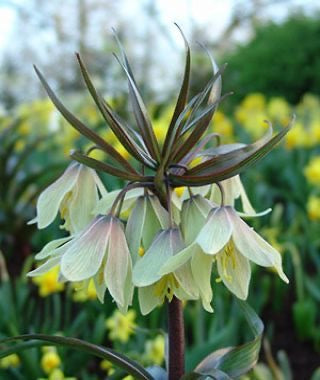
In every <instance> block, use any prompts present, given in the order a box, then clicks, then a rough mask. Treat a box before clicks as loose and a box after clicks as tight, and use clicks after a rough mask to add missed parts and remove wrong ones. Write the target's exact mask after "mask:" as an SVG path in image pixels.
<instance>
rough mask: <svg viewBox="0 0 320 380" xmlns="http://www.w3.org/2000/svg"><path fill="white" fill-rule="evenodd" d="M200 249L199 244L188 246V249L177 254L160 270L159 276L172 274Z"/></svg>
mask: <svg viewBox="0 0 320 380" xmlns="http://www.w3.org/2000/svg"><path fill="white" fill-rule="evenodd" d="M199 249H200V247H199V246H198V244H197V243H193V244H191V245H188V247H186V248H184V249H183V250H182V251H180V252H178V253H176V254H175V255H173V256H172V257H170V258H169V259H168V260H167V261H166V262H165V263H164V264H163V265H162V266H161V268H159V274H160V275H162V276H163V275H165V274H168V273H172V272H174V271H175V270H177V269H178V268H179V267H181V266H182V265H183V264H185V263H186V262H187V261H188V260H190V258H191V257H192V255H193V254H194V253H195V252H197V251H198V250H199Z"/></svg>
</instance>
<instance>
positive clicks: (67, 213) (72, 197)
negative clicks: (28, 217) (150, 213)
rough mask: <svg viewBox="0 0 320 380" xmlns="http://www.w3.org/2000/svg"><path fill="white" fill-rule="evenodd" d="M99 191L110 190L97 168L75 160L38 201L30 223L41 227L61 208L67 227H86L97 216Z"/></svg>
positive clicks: (70, 228)
mask: <svg viewBox="0 0 320 380" xmlns="http://www.w3.org/2000/svg"><path fill="white" fill-rule="evenodd" d="M99 193H100V194H101V195H105V194H106V190H105V188H104V186H103V184H102V182H101V180H100V179H99V177H98V175H97V174H96V172H95V171H94V170H92V169H90V168H88V167H86V166H84V165H82V164H79V163H76V162H73V163H71V164H70V165H69V166H68V168H67V169H66V170H65V172H64V173H63V175H62V176H61V177H60V178H58V179H57V180H56V181H55V182H53V183H52V184H51V185H50V186H49V187H47V188H46V189H45V190H44V191H43V192H42V193H41V194H40V196H39V198H38V201H37V216H36V218H35V219H33V220H32V221H31V222H29V223H37V225H38V228H40V229H41V228H45V227H47V226H48V225H49V224H51V223H52V222H53V221H54V219H55V218H56V216H57V214H58V212H59V211H60V214H61V218H62V219H64V220H65V223H64V226H63V227H64V228H65V229H66V230H68V231H69V232H71V233H72V234H73V233H75V232H77V231H80V230H82V229H83V228H84V227H85V226H86V225H87V224H88V223H89V222H90V221H91V220H92V218H93V210H94V208H95V207H96V204H97V202H98V200H99Z"/></svg>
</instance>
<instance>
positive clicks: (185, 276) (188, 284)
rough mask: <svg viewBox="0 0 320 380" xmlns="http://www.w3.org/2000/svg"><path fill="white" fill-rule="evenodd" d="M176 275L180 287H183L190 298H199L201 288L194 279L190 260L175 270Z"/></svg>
mask: <svg viewBox="0 0 320 380" xmlns="http://www.w3.org/2000/svg"><path fill="white" fill-rule="evenodd" d="M174 276H175V278H176V279H177V281H178V282H179V287H178V288H182V289H183V290H184V292H185V293H187V295H188V296H189V298H188V299H194V300H195V299H198V298H199V289H198V287H197V285H196V283H195V281H194V279H193V276H192V272H191V265H190V262H187V263H185V264H184V265H182V266H181V267H180V268H179V269H177V270H176V271H175V272H174Z"/></svg>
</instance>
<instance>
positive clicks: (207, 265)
mask: <svg viewBox="0 0 320 380" xmlns="http://www.w3.org/2000/svg"><path fill="white" fill-rule="evenodd" d="M212 263H213V258H212V256H210V255H206V254H205V253H203V251H202V250H201V249H200V248H198V249H197V250H196V252H195V253H194V255H193V256H192V259H191V270H192V275H193V278H194V281H195V283H196V285H197V286H198V288H199V292H200V297H201V300H202V305H203V308H204V309H205V310H207V311H208V312H209V313H213V309H212V306H211V305H210V303H211V301H212V287H211V272H212Z"/></svg>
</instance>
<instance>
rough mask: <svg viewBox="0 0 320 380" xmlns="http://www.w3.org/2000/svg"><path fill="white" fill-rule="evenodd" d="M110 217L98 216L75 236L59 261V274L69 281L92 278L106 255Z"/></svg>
mask: <svg viewBox="0 0 320 380" xmlns="http://www.w3.org/2000/svg"><path fill="white" fill-rule="evenodd" d="M110 219H111V218H110V216H100V217H97V218H95V219H94V221H93V222H92V223H90V224H89V225H88V227H87V228H86V229H85V230H84V231H83V233H82V234H80V235H79V236H77V237H76V238H75V239H74V240H73V241H72V244H70V246H69V248H68V249H67V251H66V252H65V254H64V255H63V257H62V260H61V272H62V274H63V276H64V277H66V278H67V279H68V280H69V281H82V280H86V279H88V278H90V277H93V276H94V275H95V274H96V273H97V272H98V270H99V268H100V266H101V264H102V260H103V258H104V256H105V254H106V249H107V244H108V240H109V235H110V229H111V220H110Z"/></svg>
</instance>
